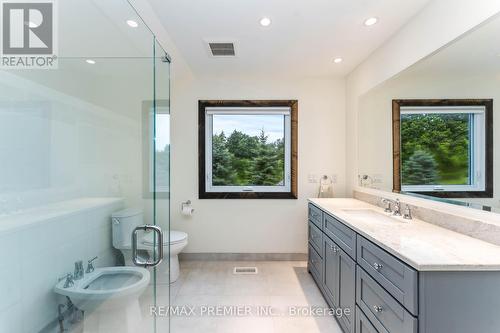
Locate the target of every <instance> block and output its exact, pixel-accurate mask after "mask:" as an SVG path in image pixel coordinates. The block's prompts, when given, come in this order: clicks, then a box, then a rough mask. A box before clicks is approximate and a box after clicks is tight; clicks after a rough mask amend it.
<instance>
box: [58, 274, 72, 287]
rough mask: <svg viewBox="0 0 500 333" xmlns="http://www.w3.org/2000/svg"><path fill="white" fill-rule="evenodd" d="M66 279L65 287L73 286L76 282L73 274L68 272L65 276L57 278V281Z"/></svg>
mask: <svg viewBox="0 0 500 333" xmlns="http://www.w3.org/2000/svg"><path fill="white" fill-rule="evenodd" d="M64 279H66V282H64V286H63V288H69V287H73V285H74V284H75V280H74V279H73V274H71V273H67V274H66V275H64V276H63V277H60V278H59V279H57V282H61V281H62V280H64Z"/></svg>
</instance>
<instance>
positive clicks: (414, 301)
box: [357, 235, 418, 315]
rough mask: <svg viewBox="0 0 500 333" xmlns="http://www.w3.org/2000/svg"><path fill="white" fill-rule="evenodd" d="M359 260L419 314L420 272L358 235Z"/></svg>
mask: <svg viewBox="0 0 500 333" xmlns="http://www.w3.org/2000/svg"><path fill="white" fill-rule="evenodd" d="M357 243H358V244H357V246H358V250H357V262H358V265H360V266H361V267H363V268H364V269H365V270H366V272H368V274H370V275H371V276H372V277H373V278H374V279H375V280H376V281H377V282H378V283H379V284H380V285H381V286H382V287H384V288H385V290H387V291H388V292H389V293H390V294H391V295H392V296H393V297H394V298H395V299H396V300H397V301H398V302H400V303H401V304H403V305H404V306H405V307H406V308H407V309H408V311H410V312H411V313H412V314H414V315H417V314H418V290H417V283H418V273H417V271H416V270H414V269H413V268H411V267H410V266H408V265H406V264H404V263H403V262H401V261H399V259H396V258H395V257H394V256H392V255H391V254H389V253H387V252H386V251H384V250H382V249H381V248H380V247H378V246H377V245H375V244H373V243H372V242H370V241H368V240H367V239H365V238H363V237H361V236H359V235H358V241H357Z"/></svg>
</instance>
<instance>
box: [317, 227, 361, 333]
mask: <svg viewBox="0 0 500 333" xmlns="http://www.w3.org/2000/svg"><path fill="white" fill-rule="evenodd" d="M323 253H324V255H323V291H324V294H325V296H326V298H327V300H328V303H329V304H330V305H331V306H332V307H334V308H342V309H349V310H348V311H349V314H347V315H343V316H341V317H340V318H339V322H340V324H341V325H342V326H343V328H344V330H345V332H350V333H353V332H354V311H355V309H354V305H355V300H356V282H355V281H356V262H355V261H354V260H352V258H351V257H349V255H347V253H346V252H344V251H343V250H342V249H341V248H340V247H339V246H338V245H337V244H336V243H335V242H334V241H332V240H331V239H330V238H328V237H326V236H325V237H323Z"/></svg>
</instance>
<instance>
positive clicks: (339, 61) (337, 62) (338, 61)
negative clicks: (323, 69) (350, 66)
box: [333, 58, 344, 64]
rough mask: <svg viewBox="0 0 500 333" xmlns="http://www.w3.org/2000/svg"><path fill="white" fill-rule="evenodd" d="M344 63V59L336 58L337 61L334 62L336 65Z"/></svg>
mask: <svg viewBox="0 0 500 333" xmlns="http://www.w3.org/2000/svg"><path fill="white" fill-rule="evenodd" d="M342 61H344V59H342V58H335V59H333V62H334V63H336V64H340V63H341V62H342Z"/></svg>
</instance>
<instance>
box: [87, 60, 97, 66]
mask: <svg viewBox="0 0 500 333" xmlns="http://www.w3.org/2000/svg"><path fill="white" fill-rule="evenodd" d="M85 62H86V63H87V64H91V65H95V60H92V59H87V60H85Z"/></svg>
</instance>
